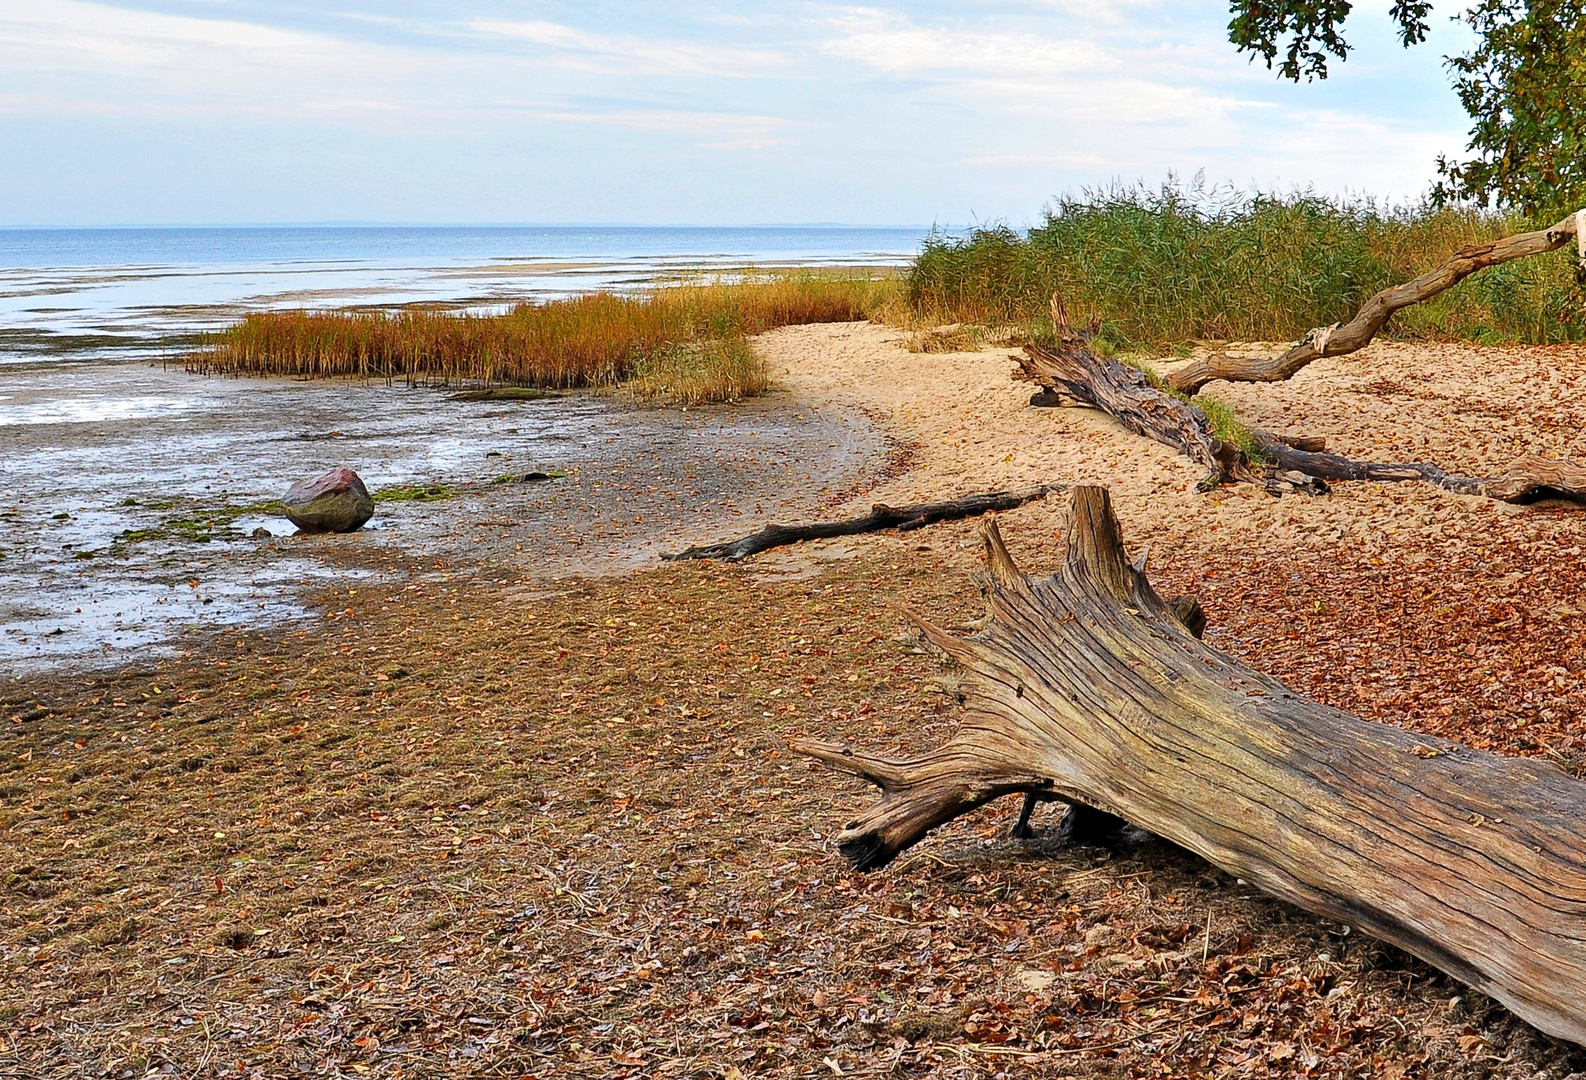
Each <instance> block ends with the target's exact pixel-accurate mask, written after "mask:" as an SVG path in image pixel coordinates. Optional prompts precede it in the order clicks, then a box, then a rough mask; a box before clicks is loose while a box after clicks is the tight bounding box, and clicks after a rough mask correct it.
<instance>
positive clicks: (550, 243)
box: [0, 226, 925, 364]
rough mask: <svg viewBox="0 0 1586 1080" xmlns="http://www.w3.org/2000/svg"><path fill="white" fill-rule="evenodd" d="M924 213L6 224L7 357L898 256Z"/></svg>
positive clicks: (108, 352)
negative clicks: (846, 223)
mask: <svg viewBox="0 0 1586 1080" xmlns="http://www.w3.org/2000/svg"><path fill="white" fill-rule="evenodd" d="M924 235H925V231H924V230H921V229H865V228H844V227H818V226H807V227H763V228H735V229H717V228H638V227H634V228H624V227H606V226H602V227H577V226H541V227H535V226H525V227H516V228H506V227H489V228H486V227H456V228H452V227H375V226H370V227H301V228H298V227H292V228H288V227H277V228H240V227H239V228H169V229H0V364H16V363H33V362H39V361H53V362H61V361H83V360H106V359H147V358H157V357H160V356H162V355H170V354H173V353H176V352H179V351H181V348H182V346H183V345H184V344H185V343H186V342H187V341H188V340H190V337H191V335H193V334H195V333H197V332H200V331H203V330H209V329H214V328H216V327H218V326H221V325H224V324H225V323H227V322H230V321H232V320H234V319H236V318H237V317H238V316H239V315H240V314H242V313H244V312H247V311H256V310H261V309H268V308H302V307H308V308H323V307H346V306H377V307H389V306H394V305H399V304H409V303H419V302H425V303H446V304H459V305H463V306H468V307H472V308H479V309H487V308H491V307H495V306H500V305H505V304H509V303H512V302H515V301H519V300H527V299H545V298H551V297H556V296H566V295H569V294H572V293H580V292H587V291H591V290H594V289H630V288H637V287H642V286H645V285H649V284H651V283H653V282H655V281H658V280H660V281H665V280H672V279H676V278H678V277H686V276H688V275H692V274H697V273H711V272H730V271H733V270H736V269H740V268H745V267H752V266H757V267H770V266H789V265H793V266H838V265H862V266H897V265H902V264H904V263H906V262H907V261H908V260H909V259H910V258H912V257H913V255H914V254H915V253H916V252H917V251H918V250H919V245H920V241H921V239H922V238H923V237H924Z"/></svg>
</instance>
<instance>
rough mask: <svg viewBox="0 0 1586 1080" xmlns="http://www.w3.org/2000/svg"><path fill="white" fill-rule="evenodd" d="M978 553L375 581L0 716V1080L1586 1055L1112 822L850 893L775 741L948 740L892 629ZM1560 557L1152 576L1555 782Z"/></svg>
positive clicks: (1578, 711) (906, 863) (15, 701)
mask: <svg viewBox="0 0 1586 1080" xmlns="http://www.w3.org/2000/svg"><path fill="white" fill-rule="evenodd" d="M1023 514H1025V512H1023V511H1021V512H1018V513H1015V514H1010V515H1008V516H1007V517H1006V520H1005V524H1004V527H1005V530H1006V532H1007V535H1008V537H1009V541H1010V544H1011V545H1012V546H1013V547H1014V549H1015V552H1016V554H1018V555H1019V557H1020V558H1021V561H1022V562H1024V563H1025V564H1026V565H1027V566H1028V567H1029V568H1030V569H1032V570H1039V569H1040V568H1041V567H1042V566H1043V565H1047V566H1049V565H1050V564H1051V560H1050V553H1051V549H1050V544H1051V543H1052V539H1051V536H1050V533H1049V531H1045V530H1042V531H1041V535H1039V536H1037V535H1034V533H1035V532H1036V530H1033V529H1032V528H1030V527H1029V525H1030V523H1032V522H1033V521H1034V520H1035V519H1034V518H1032V517H1021V515H1023ZM1021 522H1025V523H1026V524H1025V525H1024V526H1021ZM974 527H975V526H974V525H973V524H972V523H960V524H956V525H950V526H944V527H941V528H938V529H933V530H930V531H929V532H927V533H916V534H912V535H911V536H910V537H907V538H905V537H879V538H872V539H870V540H868V541H866V542H865V544H864V545H863V546H862V547H861V548H860V549H859V552H858V554H857V556H856V557H854V558H852V559H850V560H848V561H847V562H845V563H843V564H841V565H837V566H832V567H829V568H826V569H824V570H820V571H819V572H815V571H813V570H812V571H811V572H810V573H809V574H808V575H806V576H797V575H791V576H788V575H784V576H783V577H782V578H781V579H776V578H771V579H768V578H767V577H765V576H764V575H757V573H756V571H755V569H754V568H753V567H717V566H700V565H675V566H668V567H664V568H661V569H658V570H653V571H647V572H644V573H641V574H637V575H632V576H628V577H623V578H613V579H607V580H601V581H594V582H587V583H575V584H572V585H567V586H564V587H562V588H559V589H552V588H549V587H547V586H544V585H542V584H536V583H533V582H528V581H523V580H518V579H515V578H510V577H503V576H500V575H497V576H490V575H481V574H478V573H472V572H470V573H461V572H459V573H456V574H452V575H447V574H442V573H438V572H437V573H435V574H433V575H430V576H426V577H424V578H422V579H416V578H412V577H409V576H406V575H403V574H398V573H395V572H393V573H391V574H389V575H388V576H386V577H385V578H384V579H383V580H384V581H385V583H384V584H381V585H378V586H375V587H369V588H364V587H360V588H358V589H356V590H341V591H340V592H338V593H334V594H327V595H325V596H324V597H323V598H322V601H323V604H322V609H323V614H324V618H322V619H321V620H320V624H319V625H318V626H316V627H315V628H313V629H312V630H309V631H304V632H301V633H298V634H289V635H284V636H281V635H277V636H255V635H228V636H226V637H223V638H222V639H220V640H219V641H217V642H216V644H215V645H214V646H213V647H212V648H211V649H210V650H209V651H208V652H207V653H205V654H203V655H199V656H194V657H191V658H188V659H184V660H181V661H173V662H170V663H167V664H164V665H161V666H159V667H151V668H146V669H142V670H137V671H132V670H127V671H122V672H119V673H117V674H114V675H110V676H105V677H102V678H91V679H81V680H64V679H62V680H55V681H51V680H47V679H34V680H30V681H16V682H13V683H10V684H6V685H5V686H3V687H0V698H3V700H4V703H5V707H4V708H3V709H0V733H3V734H0V830H3V836H4V838H5V847H4V849H3V851H0V980H3V985H4V992H3V994H0V1075H7V1076H27V1077H35V1076H36V1077H80V1076H101V1075H102V1076H113V1077H122V1076H132V1077H140V1076H144V1075H145V1074H147V1073H150V1072H157V1073H166V1074H170V1075H180V1076H217V1077H218V1076H244V1077H253V1076H269V1077H273V1076H303V1075H327V1076H338V1075H339V1076H360V1075H365V1076H390V1077H396V1076H403V1077H458V1076H503V1077H525V1076H529V1077H547V1078H548V1077H563V1076H568V1077H575V1076H576V1077H585V1076H587V1077H604V1076H613V1077H738V1076H745V1077H747V1076H796V1075H797V1076H807V1075H828V1076H835V1075H844V1076H848V1075H869V1076H882V1075H895V1076H910V1075H922V1076H925V1075H929V1076H955V1077H956V1076H963V1077H979V1076H996V1075H1009V1076H1022V1075H1045V1076H1095V1077H1157V1076H1161V1077H1177V1076H1240V1077H1243V1076H1253V1077H1268V1076H1272V1077H1278V1076H1284V1077H1286V1076H1314V1077H1405V1076H1413V1077H1461V1078H1471V1080H1476V1078H1486V1077H1533V1076H1535V1077H1539V1076H1541V1075H1543V1074H1544V1073H1545V1074H1546V1075H1547V1076H1549V1077H1551V1078H1553V1080H1562V1078H1564V1077H1566V1076H1569V1075H1571V1074H1573V1073H1578V1072H1583V1071H1586V1053H1583V1052H1582V1051H1579V1050H1576V1049H1571V1048H1568V1047H1565V1046H1563V1045H1561V1044H1557V1043H1553V1042H1551V1041H1549V1040H1547V1039H1544V1038H1543V1037H1541V1036H1539V1035H1537V1034H1536V1033H1535V1032H1533V1031H1532V1030H1531V1029H1529V1028H1528V1027H1526V1026H1525V1025H1524V1024H1521V1023H1519V1022H1518V1021H1516V1020H1514V1019H1513V1018H1512V1017H1511V1016H1509V1014H1508V1013H1506V1012H1505V1011H1504V1010H1502V1009H1500V1008H1497V1007H1496V1006H1494V1005H1492V1004H1491V1003H1490V1002H1488V1001H1486V1000H1485V999H1483V998H1481V997H1479V996H1477V995H1472V994H1471V993H1469V992H1467V991H1465V990H1463V989H1462V988H1461V987H1460V986H1458V985H1457V984H1455V983H1453V982H1451V981H1450V980H1448V979H1447V978H1446V977H1443V976H1441V975H1439V974H1438V973H1436V972H1435V971H1433V970H1432V969H1430V968H1428V967H1426V966H1425V965H1423V964H1421V963H1419V962H1417V961H1415V960H1413V959H1411V958H1409V957H1407V956H1405V955H1404V954H1402V953H1400V952H1398V951H1397V950H1395V949H1392V948H1389V947H1385V946H1382V945H1380V944H1377V943H1375V942H1373V941H1370V940H1368V939H1364V938H1362V937H1361V936H1359V935H1358V934H1354V933H1350V932H1349V931H1348V930H1347V928H1345V927H1342V926H1339V925H1336V924H1332V923H1328V922H1324V921H1321V920H1318V919H1315V918H1313V917H1310V916H1307V915H1305V914H1303V913H1301V912H1299V911H1297V910H1295V909H1293V908H1290V907H1288V906H1286V905H1283V904H1279V903H1276V902H1273V901H1269V900H1267V899H1264V898H1263V897H1261V896H1259V895H1257V894H1255V893H1254V892H1253V890H1252V889H1250V888H1248V887H1246V886H1244V885H1242V884H1241V883H1240V882H1238V881H1235V880H1233V879H1231V878H1229V877H1227V876H1226V875H1224V874H1222V873H1221V872H1219V871H1217V870H1216V869H1214V868H1212V867H1211V866H1209V865H1207V864H1206V863H1204V862H1202V861H1200V860H1199V859H1197V858H1195V857H1193V856H1190V855H1188V854H1186V853H1184V852H1182V851H1180V850H1178V849H1176V848H1173V847H1171V846H1170V845H1167V844H1165V843H1163V842H1161V841H1158V840H1155V839H1153V838H1150V837H1147V836H1144V835H1141V834H1137V833H1134V834H1125V835H1124V836H1122V837H1120V838H1119V839H1118V840H1117V841H1116V842H1115V843H1114V844H1112V845H1111V846H1108V847H1090V846H1065V845H1064V844H1062V843H1061V842H1060V841H1059V840H1058V839H1057V838H1056V836H1055V832H1056V824H1057V821H1056V816H1055V814H1054V813H1053V812H1052V811H1050V810H1046V811H1042V812H1040V813H1038V816H1037V821H1036V824H1037V827H1038V829H1041V830H1043V831H1042V834H1041V835H1040V836H1039V837H1038V838H1037V839H1036V840H1034V841H1028V842H1019V841H1013V840H1010V839H1008V829H1009V826H1010V825H1011V824H1012V820H1013V817H1014V815H1015V812H1016V810H1017V804H1016V802H1015V801H1013V800H1008V801H1006V803H1005V804H994V805H992V806H991V807H988V808H986V809H985V810H983V811H980V812H978V813H976V814H974V815H971V816H969V817H968V818H966V819H964V820H961V821H959V822H957V823H955V824H953V825H952V826H949V827H947V828H945V829H943V830H941V831H940V833H939V834H937V835H935V836H933V837H932V838H931V839H929V840H927V841H926V842H925V843H922V844H921V845H920V846H918V847H917V848H915V849H913V850H912V851H910V852H908V853H906V854H905V855H904V857H903V858H901V859H900V860H899V861H898V862H897V863H896V864H894V865H893V866H890V867H888V868H887V869H886V870H884V871H882V872H880V873H877V874H873V875H857V874H855V873H853V872H851V871H850V870H849V869H848V868H847V867H846V865H845V864H844V863H843V862H842V860H840V859H839V858H838V857H837V856H836V855H835V854H834V852H833V849H832V845H831V842H830V835H831V833H832V832H834V831H835V830H836V829H837V828H838V827H840V825H841V824H842V822H844V821H845V820H848V818H849V817H850V816H851V815H852V813H853V811H854V809H855V808H857V807H859V806H861V805H863V804H864V803H866V802H868V801H869V800H870V799H871V798H872V795H871V793H870V792H868V791H866V790H862V789H861V788H860V787H859V786H858V785H857V784H856V783H855V782H852V781H851V780H849V779H848V778H844V777H840V776H836V775H834V774H831V773H828V772H826V771H823V770H822V769H820V768H818V767H816V766H814V765H813V764H811V763H809V762H807V761H805V760H802V759H800V758H797V757H793V756H790V755H789V754H788V753H787V752H786V751H785V750H783V749H782V748H781V747H780V745H779V742H778V740H779V738H780V737H783V736H787V735H790V734H795V733H811V734H816V735H820V736H823V737H827V738H841V739H851V740H853V741H855V742H860V743H863V744H865V745H867V746H873V747H876V748H905V749H906V748H910V747H913V748H920V747H923V746H925V745H928V744H930V743H932V742H935V741H938V740H940V739H941V738H943V737H945V735H946V734H947V733H948V732H949V731H950V730H951V729H952V726H953V724H954V723H955V718H956V706H955V705H954V704H953V703H952V699H951V698H950V697H948V696H947V695H946V694H944V693H942V692H941V688H940V686H939V684H937V683H936V682H935V681H934V680H936V679H938V678H940V677H941V676H943V675H945V674H948V672H947V669H945V668H944V667H943V666H942V662H941V661H940V660H939V659H937V658H936V657H935V656H934V655H932V654H929V653H927V652H925V651H924V650H923V649H922V648H921V647H920V645H919V644H918V640H917V638H916V637H915V636H914V635H913V634H912V633H911V631H910V629H909V624H908V623H907V621H906V620H905V618H904V617H903V616H902V615H901V614H900V613H898V611H897V609H896V606H895V605H899V604H902V605H907V606H910V607H914V608H916V609H919V610H921V611H923V612H924V613H926V614H927V615H928V616H930V617H931V618H933V619H934V620H936V621H938V622H939V623H941V624H945V625H948V626H954V625H961V624H963V623H965V622H966V621H967V620H968V619H971V618H973V617H975V616H976V615H978V614H979V602H978V598H977V596H976V593H975V591H974V589H973V586H972V584H971V582H970V578H969V573H970V571H971V570H972V567H973V563H972V557H971V552H970V551H969V550H966V549H967V548H969V547H971V546H972V545H971V544H970V541H971V538H972V536H973V529H974ZM1578 528H1579V526H1578V523H1577V521H1576V519H1574V518H1572V517H1568V516H1566V515H1564V514H1561V513H1558V512H1550V511H1541V512H1536V513H1533V514H1531V515H1529V516H1527V517H1525V518H1524V519H1523V520H1521V519H1516V518H1513V517H1506V516H1501V515H1487V516H1483V515H1478V514H1471V515H1469V517H1468V519H1467V522H1466V527H1465V531H1464V532H1463V534H1462V535H1460V536H1458V537H1457V538H1455V537H1450V538H1449V539H1448V541H1447V544H1448V545H1450V546H1446V547H1445V546H1438V545H1435V544H1433V543H1432V542H1431V541H1429V540H1426V539H1424V538H1422V539H1417V540H1414V541H1413V542H1411V541H1406V543H1405V544H1404V545H1400V546H1399V547H1396V548H1394V549H1393V551H1392V556H1393V557H1392V559H1391V560H1388V561H1384V559H1383V557H1382V555H1381V549H1380V547H1368V546H1363V545H1358V544H1352V543H1349V542H1347V541H1346V542H1343V543H1340V544H1338V545H1337V547H1336V550H1333V551H1331V552H1330V553H1328V554H1326V555H1325V556H1323V555H1305V554H1301V555H1298V556H1294V557H1281V558H1280V557H1275V556H1274V553H1272V552H1257V551H1239V550H1230V551H1227V552H1224V553H1222V554H1217V553H1216V552H1215V551H1211V552H1208V551H1207V550H1196V551H1193V552H1192V551H1190V550H1189V549H1183V550H1181V551H1180V552H1179V553H1178V554H1176V555H1173V556H1170V558H1169V561H1168V562H1167V564H1166V565H1164V566H1161V567H1157V566H1153V568H1152V574H1153V577H1154V578H1155V579H1156V580H1157V581H1158V582H1159V585H1160V587H1161V588H1162V589H1163V590H1164V591H1165V592H1177V591H1193V592H1197V593H1199V594H1200V595H1201V596H1202V598H1203V599H1204V601H1205V603H1206V607H1207V610H1208V613H1209V615H1210V616H1211V620H1212V629H1211V631H1210V632H1209V637H1210V639H1211V640H1214V641H1215V642H1217V643H1218V644H1219V645H1221V646H1222V647H1224V648H1227V649H1229V650H1231V651H1233V652H1236V653H1238V654H1241V655H1243V656H1245V657H1246V658H1247V659H1249V660H1250V661H1251V662H1252V663H1254V664H1256V665H1257V666H1259V667H1261V668H1263V669H1265V670H1269V671H1271V672H1273V673H1275V674H1277V675H1279V676H1280V677H1283V678H1285V679H1288V680H1290V681H1291V682H1292V683H1293V684H1294V685H1296V686H1297V687H1298V688H1300V689H1302V690H1303V691H1305V692H1307V693H1310V694H1312V695H1314V696H1316V697H1319V698H1321V699H1323V700H1326V701H1328V702H1329V703H1331V704H1335V705H1339V706H1341V707H1344V708H1348V709H1351V710H1353V711H1356V712H1358V713H1361V714H1362V715H1365V716H1367V717H1370V718H1373V719H1381V720H1387V721H1391V722H1398V723H1406V724H1410V725H1412V726H1416V727H1418V728H1421V729H1425V730H1432V731H1436V732H1438V733H1439V734H1446V735H1451V736H1454V737H1456V738H1464V739H1466V740H1467V741H1471V742H1473V743H1475V744H1476V745H1480V746H1485V747H1489V748H1492V749H1496V750H1500V751H1503V752H1510V753H1530V754H1553V755H1555V756H1556V757H1558V758H1559V759H1560V760H1562V761H1563V762H1564V763H1566V764H1567V765H1572V764H1574V763H1575V762H1576V761H1577V760H1578V755H1579V753H1580V734H1581V732H1582V730H1583V728H1582V721H1583V710H1586V696H1583V695H1586V681H1583V678H1582V675H1581V672H1582V671H1583V670H1586V663H1583V659H1586V658H1583V656H1582V651H1583V648H1586V616H1582V614H1581V609H1582V608H1583V607H1586V598H1583V590H1586V586H1583V577H1586V573H1583V570H1582V565H1583V564H1582V562H1581V560H1580V559H1578V558H1574V557H1573V556H1571V557H1570V558H1564V559H1560V558H1557V557H1556V553H1557V552H1558V551H1559V550H1561V545H1564V544H1567V543H1568V541H1569V536H1570V535H1571V534H1572V533H1573V532H1575V531H1578ZM1574 554H1575V555H1578V551H1576V552H1575V553H1574ZM1043 560H1044V562H1043ZM1407 566H1414V567H1415V568H1416V569H1415V573H1414V574H1413V575H1410V574H1406V573H1405V572H1404V571H1405V567H1407ZM389 569H392V570H393V571H394V569H395V568H394V567H392V568H389ZM1043 814H1044V815H1045V816H1042V815H1043Z"/></svg>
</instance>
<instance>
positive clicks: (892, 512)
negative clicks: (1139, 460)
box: [661, 484, 1068, 562]
mask: <svg viewBox="0 0 1586 1080" xmlns="http://www.w3.org/2000/svg"><path fill="white" fill-rule="evenodd" d="M1067 487H1068V485H1066V484H1038V485H1036V486H1035V487H1027V488H1020V489H1018V490H1016V491H992V492H988V493H986V494H982V495H966V496H965V497H964V498H962V499H949V500H948V501H946V502H934V503H915V504H914V505H912V506H887V505H885V504H883V503H876V504H875V505H874V506H872V507H871V508H870V513H868V514H864V515H862V516H861V517H852V518H843V519H842V520H841V521H817V522H814V523H811V524H807V525H767V526H766V527H765V528H763V529H761V530H760V531H759V532H755V533H750V534H749V535H748V536H743V537H739V538H738V539H737V540H723V541H721V542H720V543H717V544H704V545H700V546H696V547H691V548H689V549H688V550H687V551H679V552H677V553H676V554H672V555H662V556H661V558H663V559H668V560H678V559H724V560H726V561H727V562H738V561H739V560H740V559H747V558H748V557H749V556H751V555H758V554H759V553H760V552H762V551H769V550H770V549H771V548H774V547H783V546H784V545H787V544H796V543H798V542H799V541H801V540H826V539H829V538H831V537H834V536H856V535H858V534H859V533H867V532H879V531H881V530H883V529H897V530H898V531H899V532H908V531H910V530H912V529H923V528H924V527H925V526H927V525H934V524H936V523H937V522H938V521H956V520H958V519H960V518H967V517H979V516H980V515H981V514H989V513H991V512H992V511H996V510H1013V509H1015V508H1017V507H1020V506H1023V505H1024V504H1025V503H1027V502H1034V501H1035V500H1036V499H1044V498H1046V497H1047V496H1048V495H1050V494H1051V493H1052V492H1054V491H1064V490H1066V489H1067Z"/></svg>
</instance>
